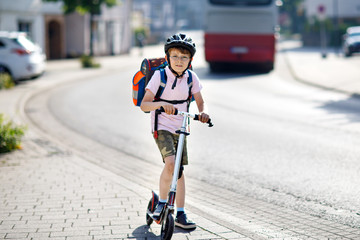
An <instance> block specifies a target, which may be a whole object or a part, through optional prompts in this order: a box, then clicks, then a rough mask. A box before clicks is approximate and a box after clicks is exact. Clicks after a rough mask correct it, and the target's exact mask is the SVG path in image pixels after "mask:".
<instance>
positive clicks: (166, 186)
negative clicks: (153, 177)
mask: <svg viewBox="0 0 360 240" xmlns="http://www.w3.org/2000/svg"><path fill="white" fill-rule="evenodd" d="M164 161H165V165H164V168H163V170H162V172H161V175H160V182H159V188H160V199H167V195H168V193H169V190H170V185H171V180H172V175H173V172H174V166H175V156H174V155H172V156H169V157H166V158H165V159H164Z"/></svg>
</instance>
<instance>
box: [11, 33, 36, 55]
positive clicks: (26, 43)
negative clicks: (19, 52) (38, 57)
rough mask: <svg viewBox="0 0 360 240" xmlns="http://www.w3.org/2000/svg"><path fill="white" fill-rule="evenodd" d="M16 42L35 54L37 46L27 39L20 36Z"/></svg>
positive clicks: (15, 39)
mask: <svg viewBox="0 0 360 240" xmlns="http://www.w3.org/2000/svg"><path fill="white" fill-rule="evenodd" d="M14 42H16V43H17V44H19V45H20V46H22V47H23V48H25V49H26V50H28V51H30V52H33V51H35V48H36V47H35V44H34V43H33V42H31V41H30V40H29V39H27V38H26V37H25V36H19V37H17V38H14Z"/></svg>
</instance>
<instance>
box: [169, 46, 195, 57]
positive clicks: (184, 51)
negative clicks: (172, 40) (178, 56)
mask: <svg viewBox="0 0 360 240" xmlns="http://www.w3.org/2000/svg"><path fill="white" fill-rule="evenodd" d="M172 49H176V50H179V51H180V52H181V53H182V54H189V55H190V56H191V53H190V51H189V50H188V49H187V48H184V47H172V48H169V50H168V53H169V54H170V51H171V50H172Z"/></svg>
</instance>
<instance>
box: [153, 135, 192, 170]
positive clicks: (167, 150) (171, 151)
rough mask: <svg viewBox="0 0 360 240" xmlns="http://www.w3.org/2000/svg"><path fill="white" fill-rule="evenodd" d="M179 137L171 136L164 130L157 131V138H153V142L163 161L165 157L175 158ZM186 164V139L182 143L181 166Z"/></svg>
mask: <svg viewBox="0 0 360 240" xmlns="http://www.w3.org/2000/svg"><path fill="white" fill-rule="evenodd" d="M178 140H179V135H178V134H173V133H171V132H169V131H166V130H159V131H158V138H157V139H156V138H155V142H156V144H157V146H158V148H159V150H160V153H161V156H162V158H163V161H164V159H165V158H166V157H169V156H172V155H174V156H176V149H177V145H178ZM187 164H188V156H187V149H186V137H185V142H184V148H183V153H182V165H187Z"/></svg>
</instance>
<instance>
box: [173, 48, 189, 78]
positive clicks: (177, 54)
mask: <svg viewBox="0 0 360 240" xmlns="http://www.w3.org/2000/svg"><path fill="white" fill-rule="evenodd" d="M169 56H170V64H171V68H172V69H173V70H174V71H175V72H177V73H178V74H179V75H181V74H182V73H183V72H184V71H185V70H186V68H187V67H188V65H189V62H190V60H191V55H190V53H182V52H181V51H180V50H178V49H176V48H171V49H169Z"/></svg>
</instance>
